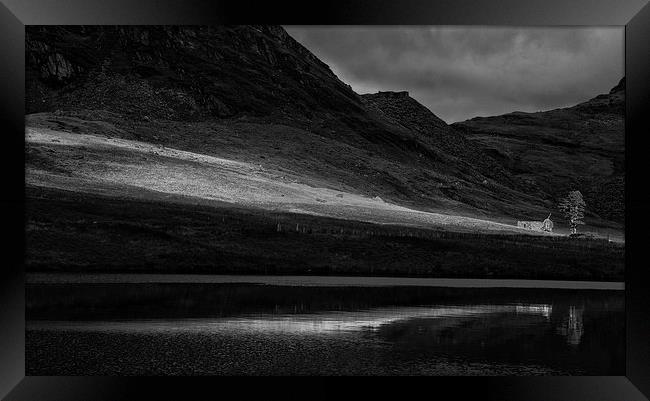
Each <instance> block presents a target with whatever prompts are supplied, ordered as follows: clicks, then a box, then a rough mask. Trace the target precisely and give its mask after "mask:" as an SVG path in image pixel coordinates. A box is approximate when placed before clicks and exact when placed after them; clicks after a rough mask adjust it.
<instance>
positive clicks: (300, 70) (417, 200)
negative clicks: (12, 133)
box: [26, 26, 548, 217]
mask: <svg viewBox="0 0 650 401" xmlns="http://www.w3.org/2000/svg"><path fill="white" fill-rule="evenodd" d="M26 33H27V35H26V46H27V48H26V71H27V73H26V77H27V85H26V90H27V105H26V107H27V111H28V113H30V114H31V116H30V118H29V119H28V124H30V125H31V126H33V127H41V128H50V129H57V130H63V131H69V132H80V133H90V134H100V135H106V136H114V137H119V138H123V139H129V140H138V141H144V142H150V143H155V144H159V145H164V146H170V147H174V148H177V149H181V150H187V151H192V152H199V153H202V154H207V155H212V156H220V157H227V158H229V159H232V160H239V161H242V162H248V163H258V164H260V165H264V166H270V167H272V168H281V169H284V170H286V171H287V173H291V174H293V175H296V176H299V177H301V178H300V179H301V180H303V182H304V183H307V184H310V185H312V184H314V183H316V184H317V185H319V186H322V187H327V188H332V189H337V190H344V191H349V192H356V193H359V194H361V195H364V196H370V197H374V196H381V197H382V198H383V199H385V200H388V201H392V202H395V203H398V204H402V205H406V206H409V207H416V208H418V209H421V210H430V211H445V212H449V213H454V214H464V215H473V216H476V215H478V216H499V217H504V216H518V217H519V216H529V215H530V216H531V217H532V216H537V217H538V216H539V215H541V214H543V213H544V212H545V210H546V209H547V208H548V205H545V204H544V203H543V201H542V200H540V199H538V198H537V197H534V196H529V195H527V194H524V193H522V192H521V191H519V189H520V186H519V184H518V183H517V182H516V181H513V180H511V179H510V177H509V176H508V174H507V173H506V170H504V169H503V168H500V166H499V165H498V163H496V162H495V161H493V160H491V159H490V157H486V156H485V155H483V154H481V151H480V149H479V148H478V147H476V146H471V144H470V143H469V142H468V141H466V140H465V139H464V138H463V137H462V136H460V135H458V134H457V133H455V132H454V131H453V130H450V129H449V127H448V126H447V125H446V124H445V123H444V122H443V121H442V120H440V119H439V118H437V117H435V115H433V113H431V112H430V111H429V110H427V109H426V108H424V107H423V106H422V105H420V104H418V103H417V102H415V100H413V99H411V98H410V97H408V96H407V97H405V98H401V99H398V98H392V97H390V98H383V99H382V97H383V95H379V96H375V95H368V96H364V97H361V96H359V95H357V94H356V93H354V92H353V91H352V90H351V89H350V87H349V86H348V85H346V84H344V83H343V82H341V81H340V80H339V79H338V78H337V77H336V76H335V75H334V74H333V73H332V72H331V70H330V69H329V67H327V65H325V64H324V63H322V62H321V61H319V60H318V59H317V58H316V57H315V56H314V55H313V54H312V53H311V52H309V51H308V50H307V49H305V48H304V47H303V46H301V45H300V44H299V43H297V42H296V41H295V40H293V39H292V38H291V37H290V36H289V35H288V34H287V33H286V32H285V31H284V30H283V29H282V28H281V27H269V26H260V27H257V26H215V27H158V26H146V27H105V26H102V27H84V26H78V27H77V26H75V27H37V26H30V27H27V31H26ZM396 110H401V111H399V112H397V111H396ZM412 112H413V113H414V114H412ZM408 116H410V117H408ZM314 185H315V184H314Z"/></svg>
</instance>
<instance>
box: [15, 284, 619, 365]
mask: <svg viewBox="0 0 650 401" xmlns="http://www.w3.org/2000/svg"><path fill="white" fill-rule="evenodd" d="M80 281H82V280H72V281H70V280H68V282H61V280H59V281H58V282H52V281H50V282H49V283H44V282H43V281H39V282H37V281H31V283H29V284H28V285H27V288H26V290H27V318H28V324H27V337H26V339H27V347H26V348H27V352H26V357H27V370H28V374H32V375H38V374H72V375H85V374H170V375H175V374H183V375H186V374H433V375H503V374H505V375H510V374H513V375H558V374H561V375H565V374H580V375H622V374H624V293H623V291H620V290H612V289H597V290H596V289H568V288H498V287H497V288H481V287H478V288H477V287H476V286H472V287H470V288H463V287H459V286H456V287H439V286H414V285H378V286H361V285H344V284H343V285H340V286H336V285H331V283H330V284H328V285H327V286H318V285H308V286H304V285H276V284H260V283H245V282H241V281H235V282H208V283H201V282H196V280H194V281H192V282H187V281H184V282H176V283H171V282H162V283H161V282H151V281H150V282H119V280H112V281H111V282H109V283H106V282H99V281H98V280H95V281H94V282H87V281H86V282H80ZM154 281H155V280H154ZM285 284H286V283H285ZM312 284H314V283H313V281H312ZM315 284H318V283H315ZM456 284H458V283H456Z"/></svg>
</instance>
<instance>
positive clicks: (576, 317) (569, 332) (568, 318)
mask: <svg viewBox="0 0 650 401" xmlns="http://www.w3.org/2000/svg"><path fill="white" fill-rule="evenodd" d="M583 312H584V309H582V308H576V307H575V306H574V305H571V306H570V307H569V313H568V314H567V315H565V317H564V318H563V319H562V322H561V323H560V325H559V326H557V329H556V330H557V333H558V334H560V335H563V336H565V337H566V341H567V343H568V344H571V345H578V344H580V340H581V339H582V335H583V334H584V324H583V323H582V314H583Z"/></svg>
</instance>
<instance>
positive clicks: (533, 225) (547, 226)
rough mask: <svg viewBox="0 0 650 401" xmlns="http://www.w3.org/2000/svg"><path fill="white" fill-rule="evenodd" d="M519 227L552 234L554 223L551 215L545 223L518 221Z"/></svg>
mask: <svg viewBox="0 0 650 401" xmlns="http://www.w3.org/2000/svg"><path fill="white" fill-rule="evenodd" d="M517 227H519V228H526V229H528V230H535V231H546V232H549V233H550V232H552V231H553V222H552V221H551V215H550V214H549V215H548V217H547V218H546V219H545V220H544V221H518V222H517Z"/></svg>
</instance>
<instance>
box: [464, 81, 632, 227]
mask: <svg viewBox="0 0 650 401" xmlns="http://www.w3.org/2000/svg"><path fill="white" fill-rule="evenodd" d="M452 127H453V128H454V129H456V130H458V131H460V132H462V133H463V134H464V135H465V137H466V138H467V139H468V140H470V141H471V142H473V143H474V144H476V145H478V146H479V147H480V148H481V149H482V150H483V151H484V152H485V153H486V154H487V155H489V156H490V157H492V158H493V159H494V160H498V161H499V162H500V163H501V165H502V166H503V167H504V168H505V169H507V170H508V171H510V172H512V174H513V176H514V177H517V178H519V179H520V180H521V181H523V182H524V183H525V184H526V185H527V191H528V192H529V193H531V194H535V195H536V196H539V197H540V198H543V199H550V200H556V199H558V198H559V197H560V196H563V195H565V194H566V193H567V192H568V191H569V190H573V189H578V190H580V191H581V192H582V194H583V195H584V197H585V201H586V203H587V210H588V212H589V213H590V214H591V215H592V216H595V217H600V218H603V219H607V220H613V221H617V222H620V223H622V222H623V220H624V209H625V208H624V206H625V205H624V184H625V182H624V162H625V159H624V157H625V135H624V132H625V78H623V79H621V81H620V82H619V83H618V84H617V85H616V86H615V87H614V88H612V90H611V91H610V92H609V93H607V94H602V95H598V96H596V97H594V98H593V99H590V100H588V101H586V102H583V103H580V104H578V105H576V106H573V107H568V108H562V109H555V110H550V111H545V112H538V113H522V112H514V113H508V114H504V115H501V116H494V117H477V118H472V119H470V120H467V121H463V122H459V123H455V124H452Z"/></svg>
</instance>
